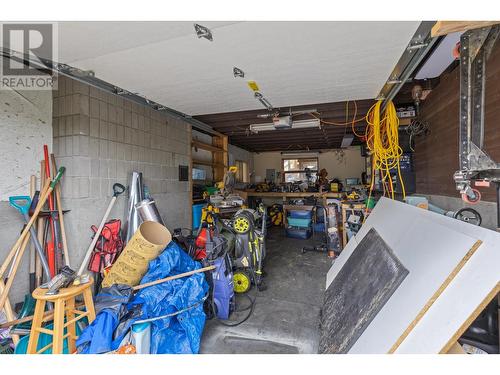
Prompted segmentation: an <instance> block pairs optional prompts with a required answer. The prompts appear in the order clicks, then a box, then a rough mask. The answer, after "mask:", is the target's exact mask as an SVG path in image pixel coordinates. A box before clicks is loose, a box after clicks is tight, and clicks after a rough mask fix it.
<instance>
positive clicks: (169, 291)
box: [77, 241, 208, 354]
mask: <svg viewBox="0 0 500 375" xmlns="http://www.w3.org/2000/svg"><path fill="white" fill-rule="evenodd" d="M200 267H201V265H200V264H199V263H198V262H195V261H194V260H192V259H191V258H190V257H189V256H188V255H187V254H186V253H185V252H184V251H183V250H182V249H181V248H180V247H179V245H177V243H175V242H174V241H172V242H170V244H169V245H168V246H167V247H166V249H165V250H164V251H163V252H162V253H161V254H160V256H159V257H158V258H156V259H154V260H152V261H151V262H150V263H149V268H148V271H147V273H146V275H145V276H144V277H143V278H142V280H141V284H144V283H146V282H150V281H154V280H158V279H162V278H165V277H168V276H173V275H177V274H180V273H183V272H187V271H192V270H195V269H199V268H200ZM105 289H106V290H105ZM105 289H103V292H101V293H100V294H99V295H98V296H97V297H96V300H99V298H100V297H101V298H105V297H106V294H107V295H108V296H109V292H108V290H107V289H110V288H105ZM207 292H208V284H207V282H206V281H205V275H204V274H203V273H198V274H194V275H191V276H189V277H184V278H182V279H176V280H172V281H168V282H165V283H162V284H158V285H154V286H151V287H148V288H144V289H142V290H140V291H139V292H138V293H137V294H136V295H135V296H134V297H133V298H132V300H131V301H130V302H129V303H128V304H127V310H129V311H130V310H132V309H133V308H134V307H137V305H140V306H141V310H142V313H141V314H140V316H137V314H134V318H129V320H128V321H126V322H125V323H126V324H125V325H126V326H130V325H131V324H132V323H133V321H137V320H138V319H149V318H156V317H160V316H164V315H169V314H175V313H177V312H179V311H182V312H180V313H179V314H176V315H173V316H169V317H165V318H162V319H159V320H154V321H152V322H151V353H152V354H156V353H158V354H163V353H169V354H174V353H182V354H192V353H198V351H199V348H200V340H201V335H202V333H203V328H204V326H205V313H204V311H203V299H204V297H205V296H206V294H207ZM108 298H109V297H108ZM126 302H127V301H124V303H126ZM124 316H125V317H126V315H125V314H124V313H123V311H122V312H120V308H116V306H113V307H109V308H103V309H101V311H99V312H98V314H97V317H96V320H94V322H92V324H91V325H90V326H89V327H87V328H86V329H85V330H84V331H83V332H82V335H81V336H80V338H79V339H78V341H77V346H78V347H79V348H84V350H81V351H80V350H79V351H80V352H81V353H102V352H103V351H109V350H115V349H117V348H118V345H119V343H120V341H121V339H122V338H123V336H124V333H125V332H124V330H121V331H122V332H120V334H119V337H114V338H113V332H114V331H115V330H116V328H117V326H118V323H119V317H121V318H122V317H124ZM123 323H124V322H123V320H122V323H121V325H123ZM116 334H117V332H115V333H114V335H115V336H116Z"/></svg>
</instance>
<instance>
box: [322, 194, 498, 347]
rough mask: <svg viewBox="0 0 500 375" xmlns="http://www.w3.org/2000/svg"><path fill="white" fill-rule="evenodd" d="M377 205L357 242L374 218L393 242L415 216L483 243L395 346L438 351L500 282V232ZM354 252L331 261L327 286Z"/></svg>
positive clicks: (388, 203) (393, 205)
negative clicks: (375, 213)
mask: <svg viewBox="0 0 500 375" xmlns="http://www.w3.org/2000/svg"><path fill="white" fill-rule="evenodd" d="M376 207H377V208H376V210H377V211H376V212H377V216H375V215H373V216H371V217H369V218H368V219H367V221H366V223H365V225H364V226H363V227H362V228H361V230H360V232H359V233H358V235H357V238H358V240H360V239H361V238H362V237H364V235H365V234H366V233H367V232H368V230H369V228H370V227H371V226H372V222H373V221H374V219H377V221H378V222H379V223H378V224H377V225H376V227H377V228H376V229H377V230H380V232H382V233H384V235H385V236H388V238H386V241H387V242H388V243H389V244H390V245H392V244H393V243H394V242H395V237H396V232H397V233H404V230H405V227H409V226H411V225H414V223H415V221H416V220H417V219H418V218H425V219H428V220H430V221H432V222H434V223H436V224H438V225H441V226H444V227H447V228H449V229H452V230H454V231H457V232H459V233H462V234H465V235H468V236H470V237H472V238H477V239H480V240H481V241H483V244H482V245H481V246H480V247H479V249H478V250H477V251H476V252H475V254H474V255H473V256H472V258H471V259H470V260H469V261H468V262H467V263H466V264H465V266H464V267H463V268H462V270H461V271H460V272H459V273H458V275H457V276H456V277H455V278H454V279H453V280H452V282H451V283H450V284H449V285H448V286H447V288H446V289H445V290H444V292H443V293H442V294H441V295H440V296H439V298H438V299H437V300H436V301H435V302H434V304H433V305H432V306H431V308H430V309H429V310H428V311H427V312H426V314H425V315H424V316H423V318H422V319H421V320H420V321H419V322H418V324H417V325H416V327H415V328H414V329H413V330H412V331H411V332H410V333H409V335H408V337H406V339H405V340H404V341H403V342H402V344H401V345H400V346H399V348H398V349H397V350H396V353H406V354H410V353H421V354H424V353H438V352H440V351H441V350H442V349H443V348H444V346H445V345H446V344H447V342H448V341H449V340H450V339H451V338H452V337H453V335H454V334H455V333H456V332H458V331H459V329H460V328H461V327H462V325H463V324H464V322H465V321H467V319H468V318H469V317H470V316H471V315H472V314H473V312H474V310H475V309H476V308H477V306H479V305H481V303H482V302H483V300H484V299H485V297H486V296H487V295H488V294H489V293H490V292H491V291H492V290H493V289H494V288H495V287H496V285H497V284H498V282H499V281H500V234H499V233H497V232H494V231H492V230H489V229H485V228H481V227H477V226H474V225H470V224H467V223H464V222H461V221H458V220H455V219H451V218H449V217H446V216H444V215H440V214H436V213H434V212H431V211H427V210H422V209H416V208H415V207H413V206H410V205H407V204H404V203H402V202H397V201H392V200H389V199H386V198H382V199H381V200H380V201H379V202H378V203H377V206H376ZM374 212H375V210H374ZM398 236H399V235H398ZM424 237H425V236H424ZM351 241H352V240H351ZM419 243H420V241H419ZM353 250H354V247H352V248H350V247H349V246H348V247H346V249H345V250H344V251H343V252H342V254H341V256H340V257H339V259H338V261H339V262H338V263H337V262H336V263H335V264H333V265H332V267H331V269H330V271H329V272H328V276H327V286H328V285H329V284H330V282H331V280H332V279H333V277H335V275H336V274H337V273H338V270H339V269H340V268H341V267H342V265H343V264H344V263H345V261H346V260H347V258H348V257H349V256H350V254H351V253H352V251H353ZM340 261H341V262H340ZM401 332H402V331H401ZM353 349H354V347H353ZM378 352H383V351H378Z"/></svg>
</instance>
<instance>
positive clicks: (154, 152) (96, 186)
mask: <svg viewBox="0 0 500 375" xmlns="http://www.w3.org/2000/svg"><path fill="white" fill-rule="evenodd" d="M53 100H54V119H53V123H54V153H55V155H56V159H57V163H58V166H63V165H64V166H65V167H66V168H67V173H66V176H65V177H64V179H63V181H62V195H63V205H64V208H65V209H70V210H71V212H70V213H68V214H67V216H66V218H67V219H66V222H67V224H66V227H67V228H66V230H67V232H68V235H67V236H68V241H69V248H70V249H69V251H70V254H71V256H70V258H71V262H72V263H71V265H72V266H73V267H75V268H78V267H79V265H80V262H81V260H82V259H83V254H84V252H85V250H86V249H87V247H88V245H89V243H90V240H91V230H90V226H91V225H92V224H95V225H98V224H99V222H100V220H101V218H102V215H103V214H104V212H105V210H106V207H107V205H108V204H109V201H110V199H111V195H112V185H113V184H114V183H115V182H119V183H121V184H123V185H125V186H127V185H128V181H129V178H130V175H131V172H132V171H139V172H142V173H143V179H144V184H145V185H146V186H147V187H148V189H149V192H150V193H151V195H152V196H153V198H154V199H155V201H156V202H157V206H158V209H159V211H160V214H161V215H162V217H163V219H164V221H165V223H166V225H167V227H168V228H169V229H170V230H171V231H172V230H173V229H174V228H177V227H189V226H190V215H191V209H190V207H189V198H190V197H189V196H190V191H189V182H181V181H179V180H178V177H179V171H178V170H179V169H178V168H179V165H189V160H190V152H191V147H190V139H191V135H190V134H191V133H190V132H191V125H190V124H189V123H186V122H184V121H182V120H179V119H176V118H174V117H172V116H169V115H167V114H165V113H161V112H159V111H155V110H153V109H151V108H149V107H146V106H142V105H139V104H136V103H134V102H131V101H129V100H126V99H124V98H122V97H120V96H118V95H113V94H110V93H107V92H105V91H102V90H99V89H97V88H94V87H90V86H88V85H86V84H83V83H81V82H78V81H75V80H72V79H70V78H65V77H63V78H61V80H60V82H59V91H54V99H53ZM126 203H127V194H123V195H122V196H120V197H119V198H118V200H117V202H116V205H115V206H114V208H113V210H112V212H111V215H110V219H111V218H119V219H122V220H123V219H124V217H125V207H126Z"/></svg>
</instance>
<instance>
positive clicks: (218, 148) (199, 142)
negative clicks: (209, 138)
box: [191, 139, 224, 152]
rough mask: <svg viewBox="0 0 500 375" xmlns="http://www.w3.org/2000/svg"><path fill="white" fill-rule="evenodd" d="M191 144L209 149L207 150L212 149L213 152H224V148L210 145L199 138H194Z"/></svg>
mask: <svg viewBox="0 0 500 375" xmlns="http://www.w3.org/2000/svg"><path fill="white" fill-rule="evenodd" d="M191 145H192V146H193V147H196V148H201V149H202V150H207V151H212V152H224V150H223V149H222V148H220V147H216V146H213V145H210V144H208V143H204V142H201V141H198V140H195V139H193V141H192V142H191Z"/></svg>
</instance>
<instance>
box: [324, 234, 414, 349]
mask: <svg viewBox="0 0 500 375" xmlns="http://www.w3.org/2000/svg"><path fill="white" fill-rule="evenodd" d="M408 272H409V271H408V270H407V269H406V268H405V267H404V266H403V265H402V264H401V262H400V261H399V259H398V258H397V257H396V255H395V254H394V252H393V251H392V250H391V248H390V247H389V246H388V245H387V244H386V243H385V242H384V240H383V239H382V238H381V237H380V236H379V234H378V233H377V231H376V230H375V229H374V228H372V229H370V231H369V232H368V233H367V234H366V236H365V237H364V238H363V239H362V240H361V242H360V243H359V244H358V246H357V247H356V249H354V251H353V252H352V254H351V256H350V257H349V259H348V260H347V262H346V263H345V264H344V266H343V267H342V269H341V270H340V272H339V273H338V275H337V276H336V277H335V279H334V280H333V281H332V283H331V284H330V286H329V287H328V289H327V290H326V292H325V299H324V304H323V308H322V311H321V328H320V331H321V337H320V342H319V353H347V352H348V351H349V349H350V348H351V347H352V346H353V345H354V343H355V342H356V341H357V340H358V339H359V337H360V336H361V334H362V333H363V332H364V330H365V329H366V327H368V325H369V324H370V322H371V321H372V320H373V318H375V316H376V315H377V313H378V312H379V311H380V309H382V307H383V306H384V305H385V303H386V302H387V301H388V300H389V298H390V297H391V295H392V294H393V293H394V292H395V291H396V289H397V288H398V287H399V285H400V284H401V282H402V281H403V280H404V278H405V277H406V276H407V275H408Z"/></svg>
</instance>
